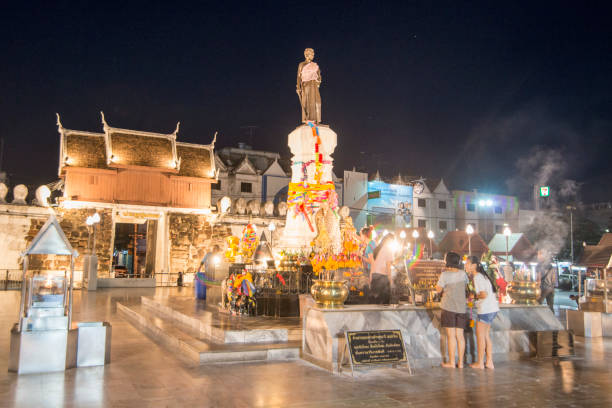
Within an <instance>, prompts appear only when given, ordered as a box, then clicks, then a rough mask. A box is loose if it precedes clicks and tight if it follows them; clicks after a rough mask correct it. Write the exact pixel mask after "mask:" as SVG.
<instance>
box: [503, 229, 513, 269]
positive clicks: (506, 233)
mask: <svg viewBox="0 0 612 408" xmlns="http://www.w3.org/2000/svg"><path fill="white" fill-rule="evenodd" d="M510 235H512V231H511V230H510V227H509V226H507V225H506V227H505V228H504V236H505V237H506V264H507V265H510V258H509V255H508V252H509V251H508V239H509V238H510Z"/></svg>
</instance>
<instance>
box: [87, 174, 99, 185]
mask: <svg viewBox="0 0 612 408" xmlns="http://www.w3.org/2000/svg"><path fill="white" fill-rule="evenodd" d="M89 184H93V185H97V184H98V176H89Z"/></svg>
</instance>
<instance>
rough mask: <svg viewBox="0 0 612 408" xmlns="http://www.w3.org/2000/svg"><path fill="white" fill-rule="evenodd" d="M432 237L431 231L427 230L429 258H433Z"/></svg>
mask: <svg viewBox="0 0 612 408" xmlns="http://www.w3.org/2000/svg"><path fill="white" fill-rule="evenodd" d="M433 237H434V233H433V231H432V230H429V232H428V233H427V238H429V259H433V244H432V242H431V240H432V239H433Z"/></svg>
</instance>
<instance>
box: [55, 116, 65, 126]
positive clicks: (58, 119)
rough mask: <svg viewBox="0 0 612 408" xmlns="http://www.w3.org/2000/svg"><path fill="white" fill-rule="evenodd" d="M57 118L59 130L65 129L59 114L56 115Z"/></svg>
mask: <svg viewBox="0 0 612 408" xmlns="http://www.w3.org/2000/svg"><path fill="white" fill-rule="evenodd" d="M55 116H57V127H58V129H63V128H64V127H63V126H62V121H61V120H60V115H59V113H55Z"/></svg>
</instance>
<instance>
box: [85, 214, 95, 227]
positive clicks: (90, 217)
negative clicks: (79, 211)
mask: <svg viewBox="0 0 612 408" xmlns="http://www.w3.org/2000/svg"><path fill="white" fill-rule="evenodd" d="M85 224H87V225H89V226H92V225H93V224H94V220H93V217H92V216H91V215H90V216H89V217H87V219H86V220H85Z"/></svg>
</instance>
